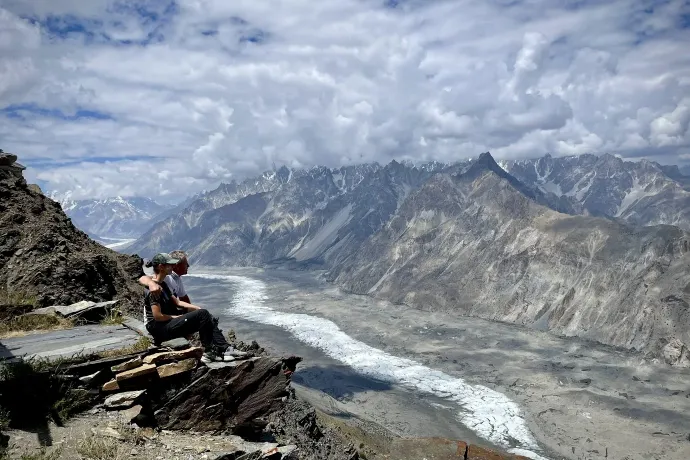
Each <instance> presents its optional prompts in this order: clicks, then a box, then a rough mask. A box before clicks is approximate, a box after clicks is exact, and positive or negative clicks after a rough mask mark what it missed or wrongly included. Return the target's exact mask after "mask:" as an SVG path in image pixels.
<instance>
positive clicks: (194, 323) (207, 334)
mask: <svg viewBox="0 0 690 460" xmlns="http://www.w3.org/2000/svg"><path fill="white" fill-rule="evenodd" d="M195 332H199V339H200V340H201V344H202V345H203V346H204V348H207V349H210V348H211V347H212V346H213V318H212V316H211V314H210V313H209V312H208V310H204V309H201V310H194V311H191V312H189V313H185V314H184V315H182V316H180V317H177V318H174V319H171V320H170V321H169V322H168V323H166V325H165V335H166V336H168V337H170V338H171V339H173V338H178V337H185V336H187V335H190V334H193V333H195ZM168 340H169V339H168Z"/></svg>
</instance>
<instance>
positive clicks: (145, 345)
mask: <svg viewBox="0 0 690 460" xmlns="http://www.w3.org/2000/svg"><path fill="white" fill-rule="evenodd" d="M150 346H151V339H149V338H148V337H140V338H139V340H137V342H136V343H135V344H133V345H130V346H129V347H124V348H118V349H117V350H107V351H102V352H100V353H98V357H99V358H114V357H116V356H123V355H131V354H132V353H139V352H143V351H146V350H148V349H149V347H150Z"/></svg>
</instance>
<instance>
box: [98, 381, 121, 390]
mask: <svg viewBox="0 0 690 460" xmlns="http://www.w3.org/2000/svg"><path fill="white" fill-rule="evenodd" d="M119 389H120V385H118V383H117V380H115V379H113V380H111V381H109V382H106V383H105V384H104V385H103V388H102V390H103V391H117V390H119Z"/></svg>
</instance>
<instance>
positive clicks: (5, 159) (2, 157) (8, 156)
mask: <svg viewBox="0 0 690 460" xmlns="http://www.w3.org/2000/svg"><path fill="white" fill-rule="evenodd" d="M16 161H17V155H15V154H14V153H4V152H3V153H0V166H12V165H13V164H14V163H16Z"/></svg>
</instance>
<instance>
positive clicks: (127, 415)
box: [119, 404, 143, 423]
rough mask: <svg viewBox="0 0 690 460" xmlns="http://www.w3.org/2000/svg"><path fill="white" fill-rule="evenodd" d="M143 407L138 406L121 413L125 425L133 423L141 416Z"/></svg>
mask: <svg viewBox="0 0 690 460" xmlns="http://www.w3.org/2000/svg"><path fill="white" fill-rule="evenodd" d="M142 409H143V408H142V406H141V405H139V404H137V405H135V406H132V407H130V408H129V409H125V410H122V411H120V413H119V415H120V417H121V418H122V421H123V422H125V423H132V421H133V420H134V419H135V418H137V417H138V416H139V414H141V411H142Z"/></svg>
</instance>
